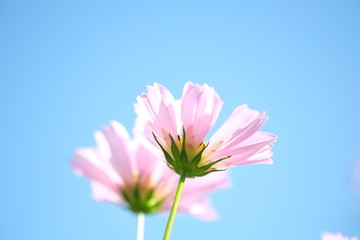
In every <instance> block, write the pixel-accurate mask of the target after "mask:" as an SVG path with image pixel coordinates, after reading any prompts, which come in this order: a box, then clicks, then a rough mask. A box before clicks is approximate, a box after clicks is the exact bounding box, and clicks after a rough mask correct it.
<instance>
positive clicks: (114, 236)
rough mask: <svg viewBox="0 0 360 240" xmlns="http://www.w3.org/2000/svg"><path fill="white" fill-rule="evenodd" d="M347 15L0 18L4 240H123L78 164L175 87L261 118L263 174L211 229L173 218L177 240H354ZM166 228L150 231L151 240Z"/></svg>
mask: <svg viewBox="0 0 360 240" xmlns="http://www.w3.org/2000/svg"><path fill="white" fill-rule="evenodd" d="M359 43H360V3H359V2H358V1H355V0H354V1H350V0H341V1H340V0H339V1H325V0H324V1H320V0H311V1H304V0H302V1H284V0H278V1H265V0H264V1H261V0H255V1H178V2H175V1H164V2H158V1H126V2H125V1H118V0H117V1H78V0H71V1H66V0H64V1H36V0H34V1H14V0H12V1H7V0H1V2H0V83H1V85H0V93H1V94H0V111H1V115H0V123H1V137H0V144H1V152H2V154H1V157H0V160H1V174H0V189H1V195H0V196H1V198H0V239H4V240H23V239H27V240H48V239H51V240H57V239H59V240H60V239H61V240H63V239H80V240H81V239H86V240H93V239H106V240H119V239H124V240H127V239H134V236H135V222H136V219H135V216H133V215H132V214H131V213H130V212H128V211H126V210H124V209H123V208H120V207H116V206H114V205H111V204H106V203H98V202H95V201H93V199H92V198H91V196H90V187H89V183H88V181H87V180H85V179H82V178H78V177H76V176H74V174H73V173H72V171H71V169H70V166H69V161H70V159H71V156H72V153H73V150H74V149H75V148H76V147H80V146H93V145H94V140H93V136H92V134H93V132H94V131H95V130H97V129H100V128H101V127H102V126H104V125H106V124H108V123H109V122H110V121H111V120H117V121H120V122H122V123H123V124H124V125H125V126H126V127H127V128H128V129H129V130H130V129H131V128H132V125H133V121H134V118H135V113H134V111H133V103H134V102H135V98H136V96H137V95H139V94H141V93H142V92H145V91H146V85H148V84H152V83H153V82H158V83H160V84H162V85H164V86H166V87H167V88H169V89H170V90H171V91H172V92H173V93H174V95H175V96H176V97H180V95H181V91H182V87H183V85H184V83H185V82H186V81H193V82H195V83H207V84H209V85H210V86H213V87H214V88H215V89H216V90H217V92H218V93H219V95H220V96H221V98H222V99H223V100H224V102H225V104H224V107H223V110H222V112H221V114H220V117H219V119H218V123H217V124H216V126H215V128H217V127H218V126H219V125H220V124H221V123H222V122H223V121H224V120H225V119H226V118H227V117H228V116H229V115H230V113H231V111H232V110H233V109H234V108H235V107H236V106H238V105H240V104H243V103H247V104H249V107H251V108H253V109H257V110H261V111H266V112H267V114H268V115H269V117H270V118H269V120H268V122H267V123H266V124H265V126H264V127H263V130H266V131H269V132H272V133H275V134H276V135H278V136H279V139H278V142H277V143H276V144H275V147H274V149H273V150H274V153H275V154H274V158H273V159H274V164H273V165H270V166H269V165H253V166H242V167H237V168H232V169H231V177H232V181H233V187H232V188H231V189H228V190H224V191H220V192H217V193H216V194H214V195H212V201H213V204H214V205H215V207H216V209H217V210H218V212H219V214H220V219H219V220H218V221H216V222H210V223H209V222H202V221H200V220H197V219H194V218H191V217H188V216H183V215H179V216H178V217H177V219H176V221H175V225H174V229H173V232H172V238H171V239H173V240H176V239H178V240H180V239H207V240H218V239H246V240H264V239H269V240H290V239H291V240H310V239H314V240H316V239H320V234H321V233H322V232H323V231H330V232H339V231H340V232H343V233H344V234H346V235H351V236H358V237H360V187H356V186H355V184H354V168H355V165H356V162H357V161H360V137H359V136H360V124H359V123H360V109H359V103H360V94H359V90H360V44H359ZM165 223H166V216H151V217H149V218H147V225H146V232H145V234H146V239H147V240H150V239H161V237H162V233H163V230H164V228H165Z"/></svg>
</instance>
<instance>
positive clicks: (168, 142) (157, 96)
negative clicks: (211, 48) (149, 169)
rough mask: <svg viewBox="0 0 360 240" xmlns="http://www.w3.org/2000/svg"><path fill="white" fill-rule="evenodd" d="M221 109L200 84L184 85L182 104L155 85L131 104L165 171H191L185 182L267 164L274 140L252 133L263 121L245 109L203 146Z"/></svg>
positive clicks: (213, 94) (260, 115) (209, 90)
mask: <svg viewBox="0 0 360 240" xmlns="http://www.w3.org/2000/svg"><path fill="white" fill-rule="evenodd" d="M222 105H223V102H222V100H221V99H220V97H219V96H218V94H217V93H216V92H215V90H214V89H213V88H212V87H209V86H208V85H206V84H204V85H198V84H193V83H191V82H188V83H186V84H185V86H184V90H183V94H182V98H181V99H179V100H175V99H174V97H173V95H172V94H171V93H170V92H169V91H168V90H167V89H166V88H165V87H163V86H161V85H159V84H157V83H155V84H154V85H153V86H148V93H144V94H142V95H141V96H139V97H138V98H137V104H135V111H136V113H137V115H138V116H139V117H140V118H142V119H143V120H144V121H146V122H147V124H148V126H149V129H147V132H146V137H147V139H149V140H150V141H152V142H153V143H154V144H155V145H156V144H158V145H159V146H160V147H161V148H162V150H163V152H164V154H165V158H166V160H167V162H168V165H169V166H170V168H172V169H173V170H174V171H175V172H177V173H178V174H181V173H180V172H181V171H182V170H181V169H188V170H186V171H189V172H191V171H193V172H191V173H190V176H189V174H188V177H196V176H203V175H206V174H208V173H210V172H212V171H214V170H215V171H216V170H217V169H222V168H226V167H228V166H237V165H244V164H256V163H265V164H271V163H272V160H271V156H272V152H271V148H272V144H273V143H274V142H275V141H276V138H277V137H276V136H275V135H273V134H271V133H267V132H260V131H258V130H259V128H260V127H261V126H262V125H263V124H264V123H265V121H266V120H267V116H265V113H264V112H262V113H260V112H258V111H254V110H251V109H249V108H248V107H247V105H241V106H239V107H237V108H236V109H235V110H234V111H233V113H232V114H231V116H230V117H229V118H228V119H227V120H226V121H225V122H224V124H223V125H222V126H221V127H220V128H219V129H218V130H217V131H216V132H215V133H214V134H213V136H212V137H211V138H210V140H209V141H208V142H205V137H206V136H207V134H208V132H209V131H210V129H211V128H212V127H213V125H214V123H215V121H216V119H217V117H218V115H219V113H220V110H221V107H222ZM152 134H153V135H154V136H153V135H152ZM154 138H155V139H154ZM154 140H155V141H156V142H157V143H156V142H155V141H154ZM184 149H185V150H184ZM182 151H185V153H182ZM181 154H183V156H180V155H181ZM184 156H185V157H184ZM177 159H178V160H177ZM179 159H180V160H179ZM184 159H185V160H184ZM184 163H185V165H186V164H188V165H186V166H184ZM190 165H191V166H190ZM179 166H180V167H179ZM190 168H192V169H190ZM189 169H190V170H189ZM199 169H201V171H200V170H199ZM198 170H199V171H198Z"/></svg>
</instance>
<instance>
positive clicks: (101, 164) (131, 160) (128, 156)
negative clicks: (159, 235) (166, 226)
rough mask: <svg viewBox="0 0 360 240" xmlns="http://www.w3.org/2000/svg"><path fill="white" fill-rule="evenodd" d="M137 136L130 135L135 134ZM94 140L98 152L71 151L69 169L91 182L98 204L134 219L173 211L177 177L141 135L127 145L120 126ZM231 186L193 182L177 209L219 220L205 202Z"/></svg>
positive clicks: (219, 179) (224, 181)
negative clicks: (135, 215)
mask: <svg viewBox="0 0 360 240" xmlns="http://www.w3.org/2000/svg"><path fill="white" fill-rule="evenodd" d="M142 127H143V126H142ZM141 131H143V130H139V129H134V132H135V133H141ZM95 140H96V143H97V146H96V147H94V148H79V149H77V150H76V151H75V156H74V158H73V160H72V162H71V165H72V167H73V169H74V171H75V172H76V173H77V174H79V175H81V176H85V177H87V178H89V179H90V181H91V183H92V190H93V196H94V198H95V199H96V200H101V201H108V202H111V203H115V204H119V205H123V206H125V207H127V208H128V209H130V210H131V211H133V212H136V213H138V212H143V213H156V212H161V211H167V210H169V209H170V208H171V206H172V200H173V196H174V193H175V190H176V186H177V181H178V177H177V175H176V174H174V173H173V172H172V171H171V170H170V169H169V168H168V167H166V165H165V164H164V162H163V161H162V160H161V159H163V157H162V153H161V152H160V151H159V149H157V148H156V147H154V146H153V145H151V144H149V142H148V141H147V140H145V139H144V138H143V137H141V135H138V134H135V137H134V138H133V139H130V137H129V135H128V133H127V131H126V129H125V128H124V127H123V126H122V125H121V124H120V123H118V122H112V123H111V124H110V126H107V127H105V128H104V129H103V130H102V131H98V132H95ZM193 181H194V180H193ZM229 185H230V182H229V179H228V177H227V175H226V174H225V173H224V174H222V175H218V176H214V177H213V178H211V179H206V181H199V180H198V179H197V183H196V184H188V185H187V186H185V188H184V195H183V197H182V199H181V202H180V206H179V209H180V210H182V211H183V212H185V213H188V214H191V215H194V216H197V217H200V218H203V219H209V220H210V219H215V218H216V217H217V214H216V212H215V210H214V209H213V208H212V205H211V203H210V200H209V199H208V197H207V196H208V194H209V193H211V192H213V191H215V190H218V189H220V188H224V187H228V186H229Z"/></svg>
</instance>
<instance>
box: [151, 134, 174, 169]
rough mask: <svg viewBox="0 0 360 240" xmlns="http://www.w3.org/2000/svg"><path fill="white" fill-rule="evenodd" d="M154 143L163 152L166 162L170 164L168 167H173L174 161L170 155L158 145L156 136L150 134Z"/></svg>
mask: <svg viewBox="0 0 360 240" xmlns="http://www.w3.org/2000/svg"><path fill="white" fill-rule="evenodd" d="M152 134H153V136H154V138H155V141H156V143H157V144H158V145H159V146H160V148H161V150H162V151H163V153H164V155H165V159H166V161H167V162H168V163H169V164H170V166H174V165H175V160H174V159H173V158H172V157H171V156H170V154H169V153H168V152H167V151H166V150H165V148H164V147H163V146H162V145H161V144H160V143H159V141H158V140H157V138H156V136H155V134H154V133H152Z"/></svg>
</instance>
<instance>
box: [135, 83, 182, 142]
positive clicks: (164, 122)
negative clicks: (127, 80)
mask: <svg viewBox="0 0 360 240" xmlns="http://www.w3.org/2000/svg"><path fill="white" fill-rule="evenodd" d="M135 112H136V113H137V115H138V116H139V117H141V118H143V119H144V120H145V121H147V122H148V124H149V126H150V127H151V131H152V132H154V133H155V135H156V136H157V137H159V138H160V139H159V140H160V141H161V142H162V143H165V142H167V141H168V139H169V133H170V134H171V135H172V136H173V137H177V135H178V132H179V129H180V126H181V124H180V122H179V110H178V104H177V103H176V101H175V99H174V97H173V96H172V95H171V93H170V92H169V91H168V90H167V89H166V88H165V87H163V86H161V85H159V84H157V83H155V84H154V86H148V93H146V94H142V95H141V96H139V97H137V104H135Z"/></svg>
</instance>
